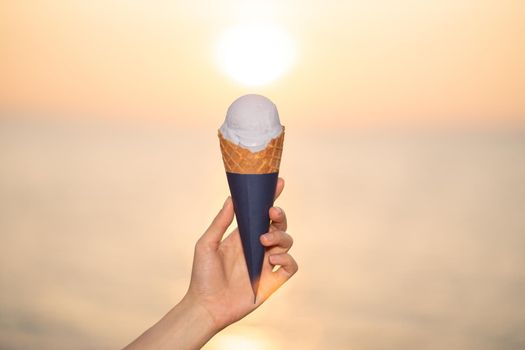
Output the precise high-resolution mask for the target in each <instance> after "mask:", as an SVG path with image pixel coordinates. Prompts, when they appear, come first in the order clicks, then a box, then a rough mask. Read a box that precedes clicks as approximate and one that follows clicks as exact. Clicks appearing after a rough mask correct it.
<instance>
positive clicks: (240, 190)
mask: <svg viewBox="0 0 525 350" xmlns="http://www.w3.org/2000/svg"><path fill="white" fill-rule="evenodd" d="M219 141H220V147H221V152H222V159H223V161H224V168H225V169H226V177H227V179H228V185H229V187H230V192H231V195H232V199H233V206H234V209H235V217H236V220H237V224H238V226H239V233H240V235H241V241H242V246H243V251H244V257H245V260H246V266H247V268H248V274H249V277H250V281H251V284H252V288H253V292H254V295H255V296H256V295H257V288H258V286H259V279H260V276H261V269H262V264H263V259H264V247H263V246H262V245H261V243H260V241H259V236H260V235H262V234H264V233H266V232H268V229H269V225H270V217H269V213H268V211H269V209H270V207H271V206H272V205H273V199H274V195H275V188H276V186H277V178H278V174H279V167H280V163H281V154H282V150H283V141H284V127H283V126H282V125H281V123H280V121H279V113H278V112H277V108H276V107H275V105H274V104H273V102H272V101H270V100H269V99H267V98H266V97H264V96H260V95H245V96H242V97H239V98H238V99H237V100H235V101H234V102H233V103H232V105H231V106H230V108H228V112H227V114H226V119H225V121H224V124H223V125H222V126H221V128H220V129H219ZM254 300H255V299H254Z"/></svg>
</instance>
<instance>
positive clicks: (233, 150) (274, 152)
mask: <svg viewBox="0 0 525 350" xmlns="http://www.w3.org/2000/svg"><path fill="white" fill-rule="evenodd" d="M219 141H220V145H221V152H222V160H223V161H224V168H225V169H226V171H227V172H229V173H237V174H270V173H276V172H279V166H280V164H281V154H282V152H283V142H284V126H283V131H282V132H281V133H280V134H279V136H277V137H276V138H274V139H272V140H271V141H270V143H268V145H267V146H266V148H265V149H263V150H262V151H259V152H251V151H250V150H248V149H246V148H243V147H241V146H239V145H236V144H234V143H233V142H230V141H228V140H226V139H225V138H224V137H223V136H222V134H221V132H220V131H219Z"/></svg>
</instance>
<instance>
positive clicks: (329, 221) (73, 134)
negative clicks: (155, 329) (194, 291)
mask: <svg viewBox="0 0 525 350" xmlns="http://www.w3.org/2000/svg"><path fill="white" fill-rule="evenodd" d="M524 17H525V3H524V2H522V1H512V0H499V1H496V0H486V1H474V0H471V1H470V0H462V1H457V0H456V1H448V0H445V1H424V2H423V1H388V0H378V1H368V2H363V1H359V2H358V1H321V0H307V1H300V2H299V1H240V0H228V1H215V2H205V1H192V2H189V1H186V2H185V1H169V2H168V1H143V0H141V1H139V0H127V1H121V0H106V1H99V0H94V1H89V2H88V1H63V0H55V1H45V0H40V1H39V0H37V1H15V0H12V1H9V0H0V348H1V349H35V348H39V349H103V348H108V349H109V348H121V347H123V346H125V345H126V344H128V343H129V342H130V341H131V340H133V339H134V338H135V337H137V336H138V335H139V334H141V333H142V332H143V331H144V330H145V329H146V328H148V327H149V326H151V325H152V324H153V323H154V322H156V321H157V320H158V319H159V318H160V317H162V316H163V315H164V314H165V313H166V312H167V311H168V310H169V309H170V308H171V307H172V306H173V305H174V304H175V303H176V302H177V301H178V300H179V299H180V298H181V297H182V296H183V295H184V293H185V291H186V288H187V286H188V282H189V276H190V269H191V259H192V254H193V246H194V243H195V241H196V240H197V239H198V237H199V236H200V235H201V234H202V232H203V231H204V230H205V228H206V227H207V226H208V224H209V222H210V221H211V219H212V218H213V216H214V215H215V213H216V212H217V210H218V209H219V208H220V206H221V204H222V202H223V201H224V198H225V197H226V196H227V195H228V188H227V184H226V179H225V175H224V168H223V165H222V161H221V155H220V151H219V145H218V139H217V129H218V127H219V126H220V124H221V123H222V121H223V119H224V116H225V113H226V109H227V107H228V106H229V104H230V103H231V102H232V101H233V100H234V99H235V98H237V97H239V96H241V95H243V94H246V93H260V94H263V95H265V96H267V97H269V98H270V99H272V100H273V101H274V102H275V103H276V105H277V107H278V109H279V112H280V116H281V121H282V123H283V124H284V125H286V139H285V150H284V154H283V159H282V166H281V176H282V177H284V178H285V179H286V182H287V185H286V189H285V192H284V193H283V195H282V197H281V198H280V199H279V201H278V205H279V206H282V207H283V208H284V209H285V210H286V211H287V213H288V216H289V232H290V233H291V234H292V235H293V236H294V238H295V245H294V248H293V250H292V252H293V255H294V257H295V258H296V260H297V261H298V263H299V265H300V271H299V273H298V274H297V275H296V276H294V277H293V279H292V280H290V281H289V282H288V283H287V284H286V285H285V286H284V287H283V288H282V289H280V290H279V291H277V292H276V294H275V295H274V296H273V297H272V298H271V299H270V300H269V301H268V302H267V303H266V304H264V305H263V306H262V307H261V308H260V309H258V310H257V311H256V312H255V313H253V314H251V315H249V316H248V317H246V318H245V319H244V320H242V321H241V322H239V323H238V324H235V325H233V326H231V327H229V328H227V329H226V330H224V331H223V332H222V333H221V334H219V335H217V336H216V337H215V338H214V339H213V340H212V341H211V342H210V343H209V344H208V345H207V346H205V349H208V350H225V349H231V350H237V349H254V350H260V349H276V350H280V349H306V350H308V349H476V350H483V349H523V348H525V299H524V298H523V295H525V255H524V249H525V63H524V62H525V40H524V39H525V22H524V21H523V18H524ZM254 24H256V26H255V27H256V28H255V29H254ZM254 43H256V44H254ZM247 62H248V63H247Z"/></svg>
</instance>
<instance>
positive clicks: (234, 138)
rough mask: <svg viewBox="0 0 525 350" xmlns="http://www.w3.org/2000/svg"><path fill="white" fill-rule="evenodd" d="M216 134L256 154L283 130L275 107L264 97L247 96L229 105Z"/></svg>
mask: <svg viewBox="0 0 525 350" xmlns="http://www.w3.org/2000/svg"><path fill="white" fill-rule="evenodd" d="M219 130H220V132H221V134H222V136H223V137H224V138H225V139H227V140H228V141H230V142H232V143H234V144H236V145H239V146H241V147H244V148H246V149H248V150H250V151H251V152H259V151H262V150H263V149H265V148H266V146H267V145H268V143H269V142H270V141H271V140H272V139H274V138H276V137H277V136H279V134H281V132H282V130H283V127H282V125H281V122H280V120H279V113H278V112H277V107H276V106H275V104H274V103H273V102H272V101H270V100H269V99H268V98H266V97H264V96H261V95H255V94H250V95H244V96H241V97H239V98H238V99H236V100H235V101H234V102H233V103H232V104H231V106H230V107H229V108H228V112H227V113H226V119H225V120H224V123H223V124H222V126H221V128H220V129H219Z"/></svg>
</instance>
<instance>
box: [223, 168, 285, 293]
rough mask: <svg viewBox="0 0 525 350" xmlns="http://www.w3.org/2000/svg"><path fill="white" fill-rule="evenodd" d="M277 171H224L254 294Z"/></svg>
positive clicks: (261, 260)
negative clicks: (262, 239) (267, 172)
mask: <svg viewBox="0 0 525 350" xmlns="http://www.w3.org/2000/svg"><path fill="white" fill-rule="evenodd" d="M278 175H279V173H270V174H237V173H229V172H226V176H227V178H228V185H229V186H230V193H231V196H232V200H233V206H234V210H235V217H236V220H237V225H238V227H239V233H240V235H241V241H242V248H243V251H244V257H245V259H246V266H247V267H248V274H249V275H250V282H251V284H252V288H253V293H254V295H257V288H258V286H259V279H260V277H261V270H262V264H263V259H264V246H263V245H262V244H261V242H260V240H259V237H260V236H261V235H262V234H264V233H266V232H268V229H269V227H270V215H269V213H268V211H269V210H270V208H271V207H272V206H273V201H274V196H275V188H276V186H277V178H278Z"/></svg>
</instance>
